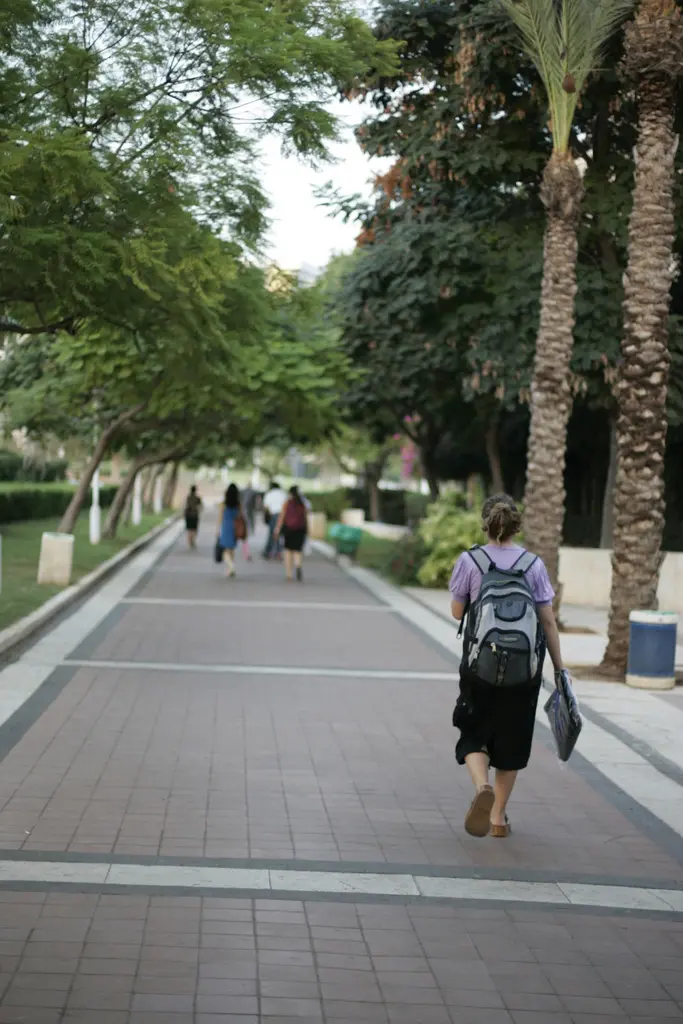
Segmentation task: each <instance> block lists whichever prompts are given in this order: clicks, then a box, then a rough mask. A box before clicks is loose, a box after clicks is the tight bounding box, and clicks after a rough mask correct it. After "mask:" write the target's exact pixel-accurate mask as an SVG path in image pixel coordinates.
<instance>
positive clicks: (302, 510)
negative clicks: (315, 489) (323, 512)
mask: <svg viewBox="0 0 683 1024" xmlns="http://www.w3.org/2000/svg"><path fill="white" fill-rule="evenodd" d="M284 525H285V526H286V527H287V529H288V530H305V529H306V506H305V505H304V504H303V502H300V501H292V499H291V498H290V500H289V501H288V502H287V508H286V509H285V522H284Z"/></svg>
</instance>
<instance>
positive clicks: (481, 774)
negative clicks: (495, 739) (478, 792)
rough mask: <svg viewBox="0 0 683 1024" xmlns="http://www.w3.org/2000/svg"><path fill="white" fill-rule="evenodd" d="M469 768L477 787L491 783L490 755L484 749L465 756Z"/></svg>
mask: <svg viewBox="0 0 683 1024" xmlns="http://www.w3.org/2000/svg"><path fill="white" fill-rule="evenodd" d="M465 764H466V765H467V770H468V771H469V773H470V778H471V779H472V782H473V783H474V786H475V788H476V789H481V787H482V786H488V784H489V755H488V754H484V753H483V751H482V752H479V751H477V753H475V754H468V755H467V757H466V758H465Z"/></svg>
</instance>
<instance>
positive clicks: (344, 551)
mask: <svg viewBox="0 0 683 1024" xmlns="http://www.w3.org/2000/svg"><path fill="white" fill-rule="evenodd" d="M362 537H363V531H362V530H360V529H359V528H358V527H357V526H343V525H341V526H340V527H339V533H338V535H337V537H336V538H335V544H336V547H337V554H338V555H348V556H349V557H350V558H353V557H354V555H355V554H356V552H357V551H358V545H359V544H360V542H361V539H362Z"/></svg>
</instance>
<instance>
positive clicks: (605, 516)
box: [600, 417, 617, 548]
mask: <svg viewBox="0 0 683 1024" xmlns="http://www.w3.org/2000/svg"><path fill="white" fill-rule="evenodd" d="M616 478H617V423H616V419H615V418H614V417H610V428H609V465H608V466H607V478H606V480H605V493H604V496H603V499H602V526H601V528H600V547H601V548H611V547H612V543H613V532H614V485H615V482H616Z"/></svg>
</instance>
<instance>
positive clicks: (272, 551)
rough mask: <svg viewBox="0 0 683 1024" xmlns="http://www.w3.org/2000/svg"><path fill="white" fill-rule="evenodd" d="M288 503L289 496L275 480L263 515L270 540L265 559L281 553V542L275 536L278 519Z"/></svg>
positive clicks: (265, 503)
mask: <svg viewBox="0 0 683 1024" xmlns="http://www.w3.org/2000/svg"><path fill="white" fill-rule="evenodd" d="M286 501H287V495H286V494H285V492H284V491H283V489H282V488H281V487H280V485H279V484H278V483H277V482H276V481H275V480H273V482H272V483H271V485H270V487H269V489H268V491H267V492H266V494H265V496H264V498H263V514H264V518H265V521H266V526H267V527H268V539H267V541H266V546H265V548H264V549H263V557H264V558H272V557H273V556H274V555H276V554H278V553H279V541H278V539H277V538H276V536H275V532H276V529H277V524H278V518H279V516H280V513H281V512H282V509H283V508H284V506H285V502H286Z"/></svg>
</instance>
